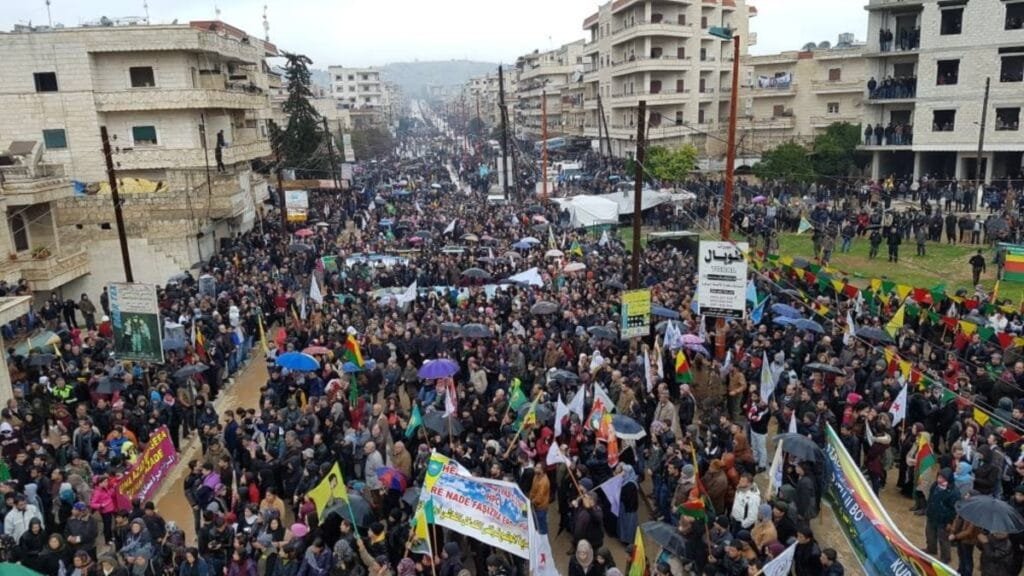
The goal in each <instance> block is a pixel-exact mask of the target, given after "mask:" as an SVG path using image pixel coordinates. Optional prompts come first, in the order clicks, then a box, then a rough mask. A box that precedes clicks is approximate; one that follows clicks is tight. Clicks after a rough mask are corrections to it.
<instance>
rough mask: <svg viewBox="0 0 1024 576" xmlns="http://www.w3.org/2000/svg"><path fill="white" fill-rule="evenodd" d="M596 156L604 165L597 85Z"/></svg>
mask: <svg viewBox="0 0 1024 576" xmlns="http://www.w3.org/2000/svg"><path fill="white" fill-rule="evenodd" d="M597 113H598V117H597V156H598V160H600V162H601V166H604V140H602V136H601V116H600V114H601V87H600V86H598V87H597Z"/></svg>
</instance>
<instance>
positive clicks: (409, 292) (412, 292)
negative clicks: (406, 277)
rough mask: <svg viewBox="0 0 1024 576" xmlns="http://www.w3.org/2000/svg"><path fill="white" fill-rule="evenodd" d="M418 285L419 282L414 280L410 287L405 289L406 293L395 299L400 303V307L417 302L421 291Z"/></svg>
mask: <svg viewBox="0 0 1024 576" xmlns="http://www.w3.org/2000/svg"><path fill="white" fill-rule="evenodd" d="M416 284H417V280H413V281H412V284H409V287H408V288H406V289H405V292H404V293H402V294H399V295H398V296H396V297H395V300H396V301H397V302H398V304H399V305H401V304H408V303H409V302H415V301H416V293H417V291H418V290H419V287H418V286H417V285H416Z"/></svg>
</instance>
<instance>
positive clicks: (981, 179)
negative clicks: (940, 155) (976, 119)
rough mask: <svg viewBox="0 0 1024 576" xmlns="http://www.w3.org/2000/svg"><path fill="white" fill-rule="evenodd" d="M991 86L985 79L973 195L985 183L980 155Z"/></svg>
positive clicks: (983, 142) (988, 80) (990, 80)
mask: <svg viewBox="0 0 1024 576" xmlns="http://www.w3.org/2000/svg"><path fill="white" fill-rule="evenodd" d="M991 84H992V78H991V77H989V78H985V98H984V99H982V101H981V102H982V103H981V127H980V129H979V130H978V156H977V160H976V161H975V166H974V176H975V178H974V182H975V186H974V193H975V194H977V193H978V189H979V188H981V185H982V183H983V182H984V181H985V173H984V172H983V171H982V169H981V154H982V148H984V147H985V123H986V122H987V121H988V90H989V87H990V86H991ZM980 207H981V202H980V201H979V202H978V203H977V206H975V208H976V209H977V208H980Z"/></svg>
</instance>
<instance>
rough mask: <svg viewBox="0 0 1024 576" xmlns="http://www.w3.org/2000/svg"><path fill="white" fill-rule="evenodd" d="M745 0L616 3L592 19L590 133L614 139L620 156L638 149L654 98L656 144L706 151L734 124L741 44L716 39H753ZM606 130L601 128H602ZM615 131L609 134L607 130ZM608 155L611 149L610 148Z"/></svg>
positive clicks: (587, 53) (587, 83)
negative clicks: (640, 120)
mask: <svg viewBox="0 0 1024 576" xmlns="http://www.w3.org/2000/svg"><path fill="white" fill-rule="evenodd" d="M756 13H757V12H756V10H754V8H753V7H748V6H747V5H746V3H745V2H744V1H743V0H701V1H696V0H614V1H612V2H608V3H606V4H604V5H602V6H601V7H600V8H599V9H598V11H597V12H596V13H594V14H592V15H591V16H589V17H587V18H586V20H584V22H583V28H584V30H586V31H587V32H588V33H589V37H588V39H587V42H586V44H585V45H584V48H583V57H584V58H586V59H587V62H588V64H587V66H586V68H585V71H584V75H583V109H584V113H583V116H584V128H583V132H584V134H585V135H586V136H587V137H588V138H592V139H595V140H596V139H598V138H599V136H600V137H601V139H603V140H606V141H607V142H608V145H609V146H610V147H611V153H612V154H613V155H615V156H631V155H632V154H633V151H634V148H635V145H636V142H635V140H636V118H637V107H638V103H639V101H640V100H646V101H647V113H648V118H647V123H648V127H647V138H646V139H647V141H648V142H649V143H650V145H652V146H669V147H671V146H679V145H682V144H684V143H691V144H694V145H696V146H697V148H698V150H699V151H700V152H701V153H702V154H704V155H707V154H711V153H714V154H718V153H719V150H718V148H724V147H713V148H714V150H709V149H708V146H707V145H708V144H709V142H710V143H711V144H714V142H711V141H713V140H714V138H709V137H708V135H709V134H714V133H716V132H717V131H718V130H719V129H720V127H721V126H723V125H724V124H725V123H726V120H727V118H728V115H729V99H730V93H731V89H732V60H733V44H732V41H731V40H723V39H721V38H718V37H716V36H712V35H711V34H710V29H711V28H712V27H724V28H728V29H730V30H732V32H733V34H735V35H738V36H739V37H740V54H741V57H742V55H745V54H746V53H747V47H748V45H749V44H750V42H751V38H750V35H749V34H748V24H749V18H750V17H751V16H753V15H756ZM599 125H600V126H599ZM606 127H607V130H606ZM604 150H605V151H606V153H607V151H608V148H607V147H605V148H604Z"/></svg>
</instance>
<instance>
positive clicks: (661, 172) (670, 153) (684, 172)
mask: <svg viewBox="0 0 1024 576" xmlns="http://www.w3.org/2000/svg"><path fill="white" fill-rule="evenodd" d="M644 164H646V166H647V172H648V174H650V175H651V176H654V177H655V178H657V179H658V180H661V181H663V182H671V183H673V184H678V183H679V182H682V181H683V180H685V179H686V177H687V176H688V175H689V174H690V172H692V171H693V169H694V168H696V167H697V148H695V147H694V146H693V145H692V144H684V145H683V146H681V147H679V148H675V149H671V150H670V149H668V148H665V147H662V146H652V147H650V148H648V149H647V154H646V157H645V158H644Z"/></svg>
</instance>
